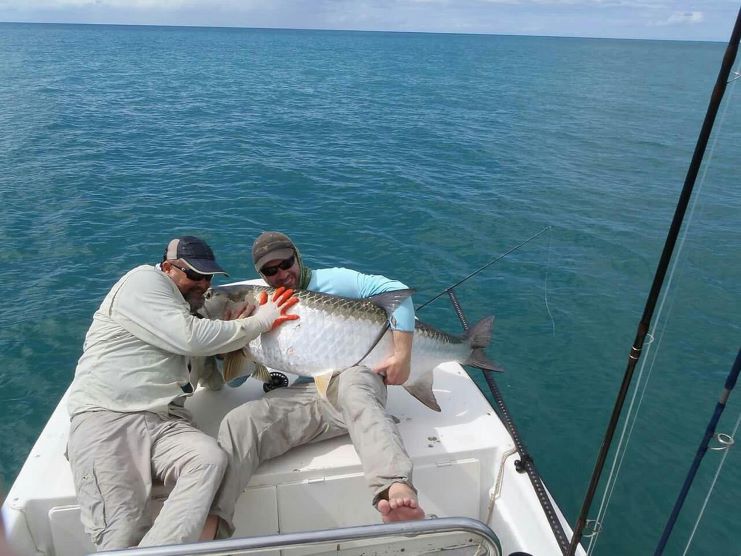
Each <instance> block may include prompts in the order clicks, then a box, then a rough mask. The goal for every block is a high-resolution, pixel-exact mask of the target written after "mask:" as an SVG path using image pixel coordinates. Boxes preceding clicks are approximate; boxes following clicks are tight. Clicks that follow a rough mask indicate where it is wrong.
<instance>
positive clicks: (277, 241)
mask: <svg viewBox="0 0 741 556" xmlns="http://www.w3.org/2000/svg"><path fill="white" fill-rule="evenodd" d="M295 252H296V247H295V246H294V245H293V242H292V241H291V239H290V238H289V237H288V236H287V235H285V234H281V233H280V232H263V233H261V234H260V235H259V236H258V237H257V239H256V240H255V243H253V244H252V262H253V263H255V269H256V270H257V271H258V272H260V269H261V268H262V267H263V266H265V263H267V262H270V261H274V260H277V259H283V260H285V259H288V258H289V257H292V256H293V255H294V254H295Z"/></svg>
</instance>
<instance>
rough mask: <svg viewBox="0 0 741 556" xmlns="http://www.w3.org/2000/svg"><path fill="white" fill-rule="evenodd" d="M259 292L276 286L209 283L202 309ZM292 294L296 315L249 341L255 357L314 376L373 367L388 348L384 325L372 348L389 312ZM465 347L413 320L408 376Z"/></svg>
mask: <svg viewBox="0 0 741 556" xmlns="http://www.w3.org/2000/svg"><path fill="white" fill-rule="evenodd" d="M262 291H265V292H266V293H267V294H268V296H270V297H272V295H273V292H274V291H275V289H274V288H270V287H265V286H254V285H232V286H221V287H217V288H214V289H213V290H210V292H209V294H207V296H206V297H207V299H206V307H205V308H206V313H207V314H208V315H209V317H211V318H218V316H219V315H222V314H223V311H224V309H225V308H226V306H227V304H228V303H229V302H231V303H238V302H242V301H244V300H247V301H252V302H254V301H256V300H257V297H258V296H259V294H260V292H262ZM295 295H296V297H298V299H299V303H297V304H296V305H294V306H293V307H292V308H291V309H290V311H289V312H291V313H295V314H297V315H299V317H300V318H299V320H296V321H290V322H287V323H285V324H283V325H281V326H280V327H279V328H277V329H276V330H274V331H272V332H268V333H265V334H263V335H262V336H260V337H258V338H256V339H255V340H253V341H252V342H250V344H249V351H250V353H251V355H252V357H253V358H254V359H255V360H256V361H257V362H259V363H262V364H264V365H266V366H268V367H270V368H274V369H280V370H283V371H286V372H290V373H294V374H298V375H304V376H317V375H319V374H323V373H325V372H327V371H329V370H340V369H344V368H347V367H349V366H352V365H355V364H357V363H358V362H360V361H361V360H362V364H364V365H368V366H369V367H374V366H375V365H377V364H379V363H380V362H381V361H382V360H383V359H384V357H386V356H387V355H388V354H390V353H392V346H393V342H392V336H391V332H390V331H388V330H387V331H386V332H385V334H384V336H383V337H382V338H381V340H380V341H378V343H377V344H376V345H375V347H374V343H375V342H376V340H377V338H378V336H379V334H380V333H381V331H382V330H383V329H384V328H385V326H386V322H387V320H388V317H387V315H386V312H385V310H384V309H382V308H381V307H379V306H378V305H376V304H375V303H373V302H372V301H369V300H359V299H349V298H344V297H339V296H333V295H328V294H324V293H319V292H310V291H305V290H298V291H296V292H295ZM371 348H373V350H372V352H371V353H370V354H369V355H367V354H368V351H369V350H370V349H371ZM470 351H471V348H470V346H468V345H467V344H466V343H464V342H463V341H462V338H460V337H456V336H452V335H450V334H446V333H445V332H442V331H440V330H437V329H436V328H433V327H431V326H428V325H426V324H424V323H422V322H420V321H417V323H416V329H415V334H414V343H413V344H412V369H411V377H410V379H413V377H414V376H415V375H418V374H421V373H423V372H429V371H431V370H432V369H433V368H434V367H435V366H437V365H438V364H440V363H441V362H444V361H459V362H462V361H465V359H466V357H467V356H468V354H470ZM366 355H367V357H365V356H366Z"/></svg>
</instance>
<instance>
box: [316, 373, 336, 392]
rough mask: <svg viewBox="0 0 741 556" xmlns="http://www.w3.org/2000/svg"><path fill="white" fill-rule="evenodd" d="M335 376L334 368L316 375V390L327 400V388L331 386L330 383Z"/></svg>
mask: <svg viewBox="0 0 741 556" xmlns="http://www.w3.org/2000/svg"><path fill="white" fill-rule="evenodd" d="M333 376H334V369H330V370H329V371H327V372H325V373H322V374H320V375H317V376H315V377H314V384H316V391H317V393H318V394H319V396H321V397H322V398H324V399H325V400H326V399H327V389H328V388H329V383H330V381H331V380H332V377H333Z"/></svg>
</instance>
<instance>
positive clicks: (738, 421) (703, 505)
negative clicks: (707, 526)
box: [682, 412, 741, 556]
mask: <svg viewBox="0 0 741 556" xmlns="http://www.w3.org/2000/svg"><path fill="white" fill-rule="evenodd" d="M739 423H741V412H739V414H738V419H736V426H735V427H733V434H731V438H732V439H735V438H736V432H738V426H739ZM731 447H732V445H729V446H726V449H725V450H724V451H723V457H722V458H720V463H719V464H718V469H717V470H716V472H715V476H714V477H713V482H712V483H711V485H710V489H709V490H708V494H707V496H705V501H704V502H703V503H702V508H700V514H699V515H698V516H697V520H696V521H695V526H694V527H693V528H692V533H690V538H689V539H688V540H687V546H685V548H684V552H682V556H685V555H686V554H687V551H688V550H689V548H690V544H691V543H692V539H693V537H694V536H695V531H697V527H698V526H699V525H700V520H702V516H703V514H704V513H705V507H706V506H707V505H708V501H709V500H710V495H711V494H712V493H713V490H714V489H715V483H716V482H717V481H718V476H719V475H720V471H721V469H723V464H724V463H725V461H726V457H727V456H728V452H730V451H731Z"/></svg>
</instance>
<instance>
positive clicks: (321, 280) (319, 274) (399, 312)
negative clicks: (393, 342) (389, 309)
mask: <svg viewBox="0 0 741 556" xmlns="http://www.w3.org/2000/svg"><path fill="white" fill-rule="evenodd" d="M307 289H308V290H311V291H315V292H321V293H329V294H332V295H341V296H343V297H350V298H352V299H362V298H365V297H371V296H373V295H377V294H379V293H384V292H390V291H395V290H405V289H407V286H406V285H405V284H403V283H401V282H399V281H398V280H389V279H388V278H386V277H385V276H381V275H379V274H362V273H360V272H356V271H355V270H350V269H349V268H320V269H317V270H312V271H311V281H310V282H309V287H308V288H307ZM391 328H393V329H394V330H403V331H405V332H413V331H414V303H413V302H412V298H411V297H407V298H406V299H405V300H404V301H403V302H402V303H401V305H399V307H397V308H396V310H395V311H394V313H393V315H392V319H391Z"/></svg>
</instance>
